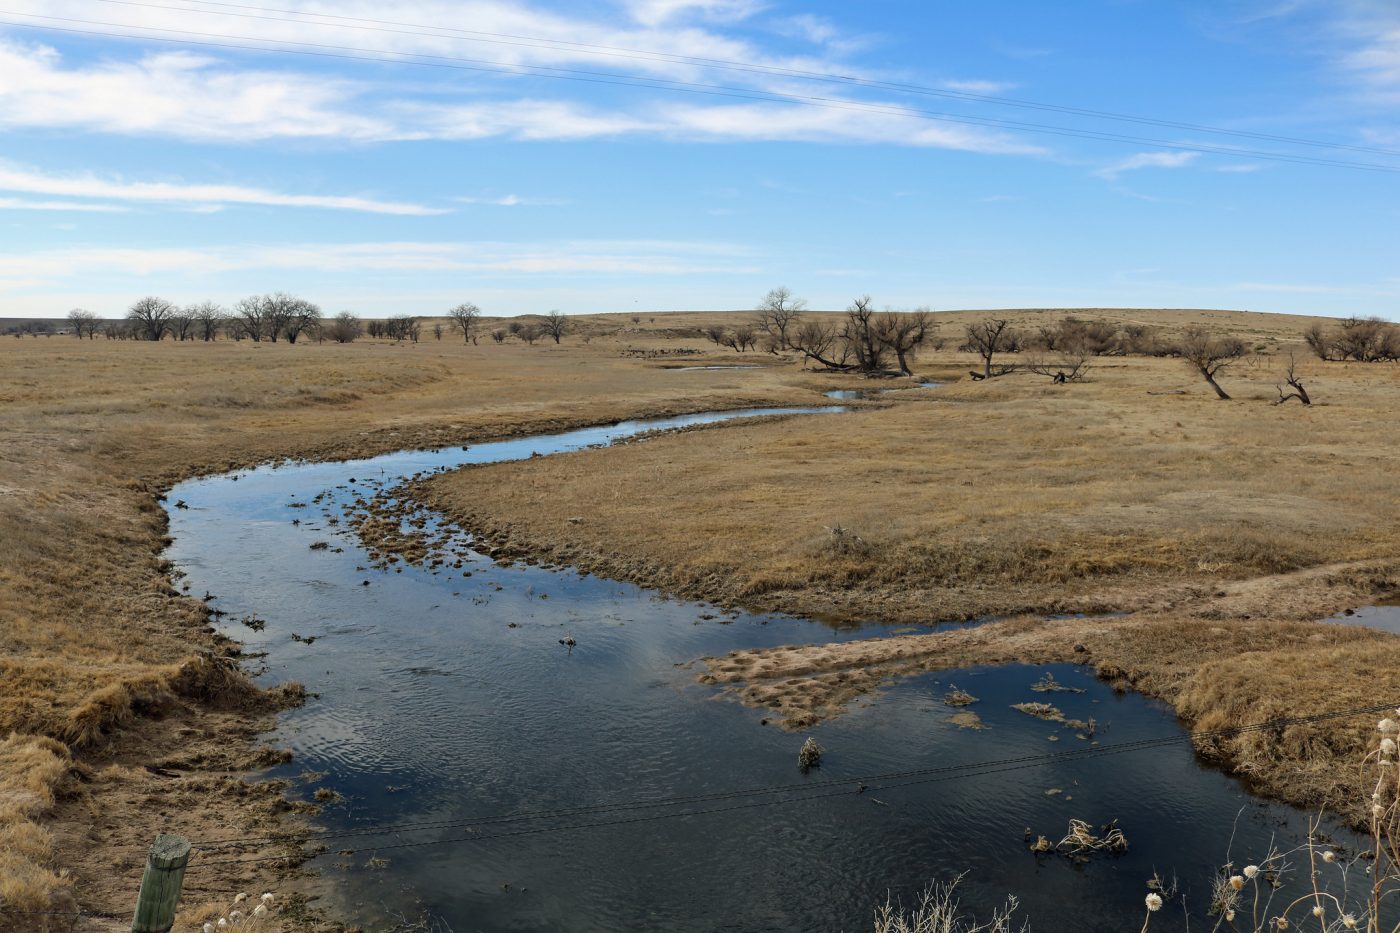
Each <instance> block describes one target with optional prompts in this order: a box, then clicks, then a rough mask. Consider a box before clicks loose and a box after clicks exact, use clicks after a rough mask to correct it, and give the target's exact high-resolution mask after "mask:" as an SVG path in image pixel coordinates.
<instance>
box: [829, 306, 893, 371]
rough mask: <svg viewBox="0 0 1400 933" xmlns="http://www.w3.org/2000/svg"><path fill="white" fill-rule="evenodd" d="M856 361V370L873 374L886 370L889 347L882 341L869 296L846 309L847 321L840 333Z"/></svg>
mask: <svg viewBox="0 0 1400 933" xmlns="http://www.w3.org/2000/svg"><path fill="white" fill-rule="evenodd" d="M839 334H840V337H841V339H842V340H843V341H844V342H845V344H846V346H847V347H849V348H850V351H851V354H852V355H853V356H854V357H855V360H856V369H859V370H860V371H861V372H866V373H873V372H878V371H880V370H883V369H884V368H885V354H886V353H887V352H888V351H889V347H888V345H886V343H885V341H884V340H882V339H881V337H880V333H879V326H878V322H877V321H876V319H875V306H874V303H873V302H872V301H871V298H870V296H869V295H862V296H861V297H859V298H857V299H856V300H855V301H853V302H851V306H850V307H849V308H847V309H846V321H845V323H844V324H843V325H842V327H841V330H840V332H839Z"/></svg>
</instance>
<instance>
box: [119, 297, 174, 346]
mask: <svg viewBox="0 0 1400 933" xmlns="http://www.w3.org/2000/svg"><path fill="white" fill-rule="evenodd" d="M174 314H175V306H174V305H173V304H171V303H170V302H168V301H166V300H165V299H164V298H157V297H155V296H154V295H148V296H146V297H145V298H140V299H138V300H137V301H136V303H135V304H133V305H132V306H131V308H130V309H129V310H128V311H127V313H126V316H127V320H129V321H131V322H132V324H134V325H135V326H136V330H137V332H138V333H139V334H140V337H141V339H142V340H159V339H161V338H162V337H164V336H165V334H166V331H167V330H169V329H170V318H171V317H173V316H174Z"/></svg>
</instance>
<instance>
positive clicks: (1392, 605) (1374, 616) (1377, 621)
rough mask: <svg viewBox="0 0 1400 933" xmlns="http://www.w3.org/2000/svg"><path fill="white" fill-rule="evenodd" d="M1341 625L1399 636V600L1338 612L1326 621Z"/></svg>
mask: <svg viewBox="0 0 1400 933" xmlns="http://www.w3.org/2000/svg"><path fill="white" fill-rule="evenodd" d="M1327 621H1328V622H1336V623H1339V624H1341V625H1360V626H1364V627H1365V628H1373V629H1376V630H1378V631H1381V632H1389V633H1390V634H1392V635H1400V600H1390V601H1386V602H1381V603H1377V604H1376V605H1374V606H1362V607H1361V608H1360V609H1349V610H1347V611H1346V612H1339V613H1337V614H1336V615H1334V616H1332V617H1331V618H1330V619H1328V620H1327Z"/></svg>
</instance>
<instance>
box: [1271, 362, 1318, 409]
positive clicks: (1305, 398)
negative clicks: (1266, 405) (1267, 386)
mask: <svg viewBox="0 0 1400 933" xmlns="http://www.w3.org/2000/svg"><path fill="white" fill-rule="evenodd" d="M1283 381H1284V385H1287V386H1288V387H1289V388H1290V389H1292V390H1293V391H1292V392H1285V391H1283V386H1281V385H1275V386H1274V388H1276V389H1278V401H1277V402H1275V403H1274V404H1275V405H1282V404H1283V403H1284V402H1286V401H1288V400H1289V399H1291V398H1296V399H1297V400H1298V401H1299V402H1301V403H1302V404H1304V405H1311V404H1312V396H1310V395H1308V390H1307V389H1306V388H1304V386H1303V380H1302V377H1300V376H1299V375H1298V366H1297V362H1296V361H1295V360H1294V359H1293V354H1292V353H1290V354H1288V369H1287V370H1285V371H1284V374H1283Z"/></svg>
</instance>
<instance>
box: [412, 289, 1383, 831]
mask: <svg viewBox="0 0 1400 933" xmlns="http://www.w3.org/2000/svg"><path fill="white" fill-rule="evenodd" d="M1242 320H1244V321H1247V322H1249V323H1251V324H1254V323H1256V322H1259V321H1260V320H1261V319H1260V318H1259V317H1258V316H1254V315H1251V316H1249V317H1247V318H1242ZM1237 332H1238V331H1237ZM1286 336H1287V335H1286V334H1279V333H1270V332H1269V330H1268V329H1267V328H1261V330H1260V332H1259V333H1258V334H1256V339H1259V340H1261V342H1264V343H1269V342H1270V338H1271V337H1272V338H1273V344H1274V345H1276V346H1277V347H1278V348H1279V349H1280V350H1285V351H1286V348H1287V341H1286ZM1298 359H1299V363H1300V367H1301V369H1302V372H1303V378H1304V380H1305V381H1306V383H1307V384H1308V386H1309V387H1310V389H1312V390H1313V392H1314V398H1315V399H1316V400H1317V404H1315V405H1314V406H1312V407H1311V408H1303V407H1301V406H1299V405H1298V404H1297V403H1296V402H1293V403H1290V406H1287V407H1285V406H1276V405H1274V404H1272V402H1273V401H1274V399H1276V398H1277V393H1276V391H1275V389H1274V383H1275V382H1276V381H1279V379H1278V375H1277V373H1278V371H1279V370H1280V368H1281V364H1280V361H1279V357H1278V356H1277V355H1275V356H1273V357H1271V358H1264V359H1261V360H1258V361H1255V362H1250V363H1247V364H1245V363H1242V364H1240V365H1238V366H1236V367H1234V368H1232V369H1230V370H1227V376H1226V378H1225V380H1224V381H1225V384H1226V385H1227V387H1228V388H1229V389H1230V390H1231V391H1232V393H1233V394H1234V395H1235V401H1231V402H1222V401H1218V400H1216V399H1215V398H1214V395H1213V394H1212V393H1211V392H1210V390H1209V388H1208V387H1207V386H1206V385H1205V384H1204V383H1203V382H1201V381H1200V380H1199V377H1197V376H1195V375H1194V374H1193V373H1191V372H1190V371H1188V369H1187V368H1186V367H1185V366H1184V364H1182V363H1181V362H1180V361H1177V360H1171V359H1150V358H1130V359H1103V360H1100V361H1099V362H1098V364H1097V365H1096V366H1095V368H1094V369H1093V371H1092V374H1091V378H1092V380H1093V381H1092V382H1089V383H1086V384H1078V385H1074V384H1072V385H1053V384H1051V383H1050V382H1049V380H1047V379H1044V378H1042V377H1036V376H1029V375H1017V376H1011V377H1006V378H1003V379H998V380H993V381H991V382H972V381H970V380H965V381H961V382H957V383H954V384H950V385H948V386H945V387H943V388H940V389H936V390H928V389H913V390H910V391H908V392H901V393H898V394H896V395H890V396H884V397H883V398H882V400H881V401H879V402H874V403H866V407H864V408H863V409H862V410H860V411H857V412H853V413H848V414H840V415H825V416H816V417H804V418H797V419H789V420H786V421H782V422H777V423H770V424H763V425H752V426H742V425H740V426H726V427H723V428H719V429H713V430H706V431H705V432H704V437H703V440H700V439H698V438H696V437H687V436H684V435H677V436H672V437H663V438H658V439H654V440H649V441H647V442H646V443H641V444H631V445H626V446H623V447H618V448H612V449H606V450H589V451H582V452H579V453H575V454H568V455H563V456H559V457H552V458H548V459H544V460H538V461H533V462H530V463H526V464H518V465H495V466H484V467H474V468H467V469H463V470H460V471H457V472H454V473H449V474H444V475H442V476H438V477H434V478H431V479H428V480H426V481H424V482H423V483H421V484H419V486H418V487H417V496H418V497H419V498H420V499H422V500H425V501H427V502H429V503H430V504H431V505H433V506H434V507H435V508H438V509H440V510H442V511H444V512H446V513H447V514H448V515H449V516H450V517H452V518H453V519H454V520H455V521H457V522H458V523H460V524H462V525H463V526H465V527H466V528H468V529H470V530H473V531H475V532H477V533H479V534H481V535H483V536H484V537H485V538H487V539H489V540H490V541H492V542H493V543H494V544H496V545H498V546H499V547H501V548H502V549H503V552H504V553H505V554H508V555H510V554H529V555H531V556H533V557H536V558H539V559H541V560H544V561H548V562H555V563H566V564H570V565H573V566H577V567H580V568H582V569H585V570H588V571H592V572H596V573H598V574H601V575H604V576H609V577H617V578H622V579H629V580H634V581H637V582H641V583H644V584H647V585H650V586H656V587H659V588H661V589H663V590H668V591H671V592H674V593H677V594H681V595H684V596H688V597H697V598H705V599H711V600H714V601H716V602H719V603H722V604H730V605H741V606H746V607H750V608H757V609H766V610H779V611H789V612H795V613H800V614H806V615H816V616H823V617H829V618H834V619H837V620H855V621H860V620H878V621H904V622H914V623H917V622H935V621H944V620H957V619H969V618H977V617H985V616H1017V617H1019V618H1017V619H1014V620H1011V621H1007V622H1001V623H996V624H992V625H987V626H984V627H981V628H977V629H971V630H965V631H962V632H952V633H947V634H925V635H908V636H900V637H890V638H878V639H871V640H868V641H856V642H848V643H845V644H842V645H834V644H833V645H818V646H810V647H792V648H780V649H770V650H759V651H749V652H739V653H736V654H734V655H730V656H727V657H724V658H710V659H707V664H708V671H707V673H706V674H705V675H704V677H703V679H704V680H706V681H708V682H711V683H717V684H724V685H726V686H727V687H728V688H729V690H730V691H731V692H733V693H734V694H736V695H737V696H739V697H740V698H741V699H743V700H744V701H746V702H749V703H751V704H754V705H758V706H761V707H764V708H765V709H771V710H773V711H776V712H777V714H778V715H779V718H780V719H781V720H782V721H783V722H785V723H786V724H787V725H788V726H789V727H791V728H801V727H803V726H806V725H809V724H811V723H813V722H816V721H818V720H820V719H822V718H824V717H827V716H831V715H836V714H838V713H839V712H840V711H841V710H842V709H843V708H844V704H846V703H848V702H849V701H850V700H851V699H853V698H855V697H857V696H860V695H862V694H865V693H868V692H870V691H872V690H875V689H877V688H878V687H879V686H880V685H881V684H883V683H887V682H888V681H889V680H890V679H891V678H893V677H897V676H905V675H909V674H913V673H917V672H920V671H926V670H938V669H946V668H949V667H957V666H961V665H965V664H974V663H995V662H999V661H1013V660H1020V661H1050V660H1062V661H1063V660H1067V661H1080V662H1083V663H1088V664H1092V665H1095V666H1096V667H1097V668H1098V670H1099V672H1100V673H1101V674H1103V675H1104V676H1105V677H1108V678H1110V679H1112V680H1114V681H1115V682H1117V683H1120V684H1122V685H1124V686H1133V687H1135V688H1138V689H1141V690H1143V691H1145V692H1147V693H1149V694H1151V695H1153V696H1157V697H1161V698H1164V699H1167V700H1169V701H1171V702H1172V703H1174V704H1175V705H1176V707H1177V709H1178V711H1179V712H1180V713H1181V715H1182V716H1183V718H1184V719H1185V720H1186V721H1187V722H1188V723H1190V724H1192V725H1195V726H1199V727H1201V728H1215V727H1219V726H1224V725H1235V724H1240V723H1243V722H1253V721H1258V720H1262V719H1266V718H1271V717H1273V716H1278V715H1297V714H1301V713H1308V712H1314V711H1318V710H1328V709H1338V708H1345V707H1347V706H1357V705H1366V704H1369V703H1381V702H1387V701H1393V700H1400V665H1396V664H1395V663H1394V659H1395V647H1394V646H1395V641H1394V639H1393V638H1392V637H1390V636H1385V635H1380V634H1377V633H1374V632H1369V631H1364V630H1358V629H1354V628H1346V627H1341V626H1323V625H1318V624H1316V623H1315V622H1314V621H1312V620H1316V619H1319V618H1321V617H1323V616H1325V615H1328V614H1330V613H1332V612H1335V611H1337V610H1339V609H1342V608H1344V607H1347V606H1351V605H1357V604H1360V603H1365V602H1368V601H1370V600H1373V599H1375V598H1376V596H1377V594H1384V593H1388V592H1393V591H1394V590H1395V589H1396V588H1400V471H1397V470H1395V469H1394V464H1395V463H1396V462H1400V432H1396V431H1395V430H1394V426H1395V425H1396V424H1400V369H1397V368H1396V367H1394V366H1387V365H1342V364H1326V365H1324V364H1321V363H1316V362H1308V361H1305V360H1304V359H1303V357H1302V355H1301V353H1300V354H1299V357H1298ZM968 362H969V361H968V359H967V358H966V357H963V356H962V355H960V354H956V353H950V352H947V351H944V352H941V353H937V354H925V355H924V356H922V357H921V359H920V365H919V366H918V367H916V369H920V370H922V371H923V372H924V373H927V374H930V375H933V376H937V375H939V374H940V373H955V372H960V371H964V370H966V369H967V368H968ZM793 378H794V379H795V380H796V381H797V382H798V383H799V384H801V385H803V386H805V387H806V388H808V389H809V391H812V398H813V399H819V398H820V396H819V395H818V394H817V392H816V391H815V390H818V389H821V388H828V387H835V386H838V385H842V384H847V385H849V383H850V377H836V376H820V375H816V374H806V375H804V374H802V373H801V372H799V371H796V370H795V371H794V374H793ZM895 384H899V383H895ZM1176 393H1180V394H1176ZM1110 612H1117V613H1126V615H1124V616H1121V617H1113V618H1095V619H1088V620H1085V619H1074V620H1068V621H1053V620H1049V619H1046V618H1045V616H1047V615H1050V614H1061V613H1110ZM1363 718H1365V717H1363ZM1373 725H1374V723H1372V722H1370V721H1369V720H1368V721H1367V722H1359V721H1339V722H1330V723H1322V724H1317V725H1313V726H1300V727H1296V728H1292V729H1289V730H1286V731H1285V733H1284V734H1283V735H1282V736H1266V735H1259V734H1253V735H1247V736H1242V737H1240V738H1237V739H1231V740H1222V741H1220V742H1219V743H1217V744H1216V745H1215V746H1213V747H1212V748H1210V749H1203V750H1204V751H1206V752H1208V753H1210V754H1215V755H1219V756H1221V757H1222V758H1224V759H1225V760H1227V761H1228V762H1230V763H1231V765H1232V766H1234V767H1235V768H1237V769H1239V770H1241V771H1243V772H1247V773H1249V774H1250V775H1251V777H1253V778H1254V779H1255V780H1256V781H1257V782H1258V783H1259V785H1260V786H1262V787H1264V788H1265V789H1267V790H1269V791H1272V792H1273V793H1275V794H1277V795H1279V796H1281V797H1284V798H1286V799H1289V800H1293V801H1295V802H1298V803H1303V804H1318V803H1325V804H1328V805H1330V806H1333V807H1336V808H1338V809H1341V810H1344V811H1349V810H1350V809H1354V808H1355V806H1356V801H1358V800H1362V799H1364V795H1362V794H1359V793H1356V788H1354V787H1351V786H1350V784H1351V783H1354V780H1355V777H1354V769H1352V768H1350V767H1348V766H1345V765H1344V762H1348V761H1354V760H1356V759H1357V756H1358V754H1359V753H1360V752H1359V749H1362V748H1363V747H1364V746H1363V742H1364V740H1365V738H1366V737H1367V731H1366V730H1367V729H1369V728H1371V727H1372V726H1373ZM1349 815H1351V816H1357V815H1358V814H1353V813H1349Z"/></svg>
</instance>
